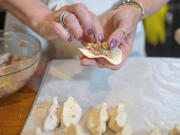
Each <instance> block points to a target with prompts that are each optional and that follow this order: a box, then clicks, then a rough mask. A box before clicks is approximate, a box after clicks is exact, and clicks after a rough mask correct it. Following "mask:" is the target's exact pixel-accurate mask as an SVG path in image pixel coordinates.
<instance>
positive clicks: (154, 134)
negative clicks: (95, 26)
mask: <svg viewBox="0 0 180 135" xmlns="http://www.w3.org/2000/svg"><path fill="white" fill-rule="evenodd" d="M147 135H162V133H161V126H157V127H156V128H154V129H152V130H151V131H150V132H149V133H148V134H147Z"/></svg>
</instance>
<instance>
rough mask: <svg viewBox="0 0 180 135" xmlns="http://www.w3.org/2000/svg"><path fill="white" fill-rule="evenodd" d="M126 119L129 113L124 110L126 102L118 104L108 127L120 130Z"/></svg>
mask: <svg viewBox="0 0 180 135" xmlns="http://www.w3.org/2000/svg"><path fill="white" fill-rule="evenodd" d="M126 119H127V113H126V112H125V111H124V104H118V105H116V107H115V109H114V111H113V112H112V113H111V115H110V121H109V123H108V127H109V128H110V129H111V130H113V131H114V132H120V131H121V130H122V129H123V127H124V126H125V123H126Z"/></svg>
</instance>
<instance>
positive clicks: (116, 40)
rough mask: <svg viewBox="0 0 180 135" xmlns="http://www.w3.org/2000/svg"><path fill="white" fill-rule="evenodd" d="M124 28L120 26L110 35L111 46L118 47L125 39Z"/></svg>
mask: <svg viewBox="0 0 180 135" xmlns="http://www.w3.org/2000/svg"><path fill="white" fill-rule="evenodd" d="M123 31H125V30H123V28H121V27H118V28H117V29H116V30H115V31H114V32H113V33H112V34H111V35H110V37H109V39H108V43H109V45H110V47H111V48H115V47H117V46H118V45H119V44H120V43H121V42H122V40H123V39H125V37H126V35H125V32H123Z"/></svg>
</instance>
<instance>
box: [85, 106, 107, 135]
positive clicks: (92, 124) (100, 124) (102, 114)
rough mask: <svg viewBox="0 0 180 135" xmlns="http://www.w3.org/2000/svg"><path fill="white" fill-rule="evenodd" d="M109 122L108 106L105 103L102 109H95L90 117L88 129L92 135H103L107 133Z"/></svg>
mask: <svg viewBox="0 0 180 135" xmlns="http://www.w3.org/2000/svg"><path fill="white" fill-rule="evenodd" d="M107 120H108V112H107V104H106V103H104V104H103V105H102V107H101V108H100V109H94V110H93V111H92V112H90V114H89V116H88V120H87V127H88V129H89V131H90V132H91V134H92V135H102V134H103V133H104V132H105V131H106V122H107Z"/></svg>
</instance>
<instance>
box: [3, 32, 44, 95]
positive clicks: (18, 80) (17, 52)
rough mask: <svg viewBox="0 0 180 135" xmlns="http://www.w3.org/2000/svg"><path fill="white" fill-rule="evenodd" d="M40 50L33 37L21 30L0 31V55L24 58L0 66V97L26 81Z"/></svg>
mask: <svg viewBox="0 0 180 135" xmlns="http://www.w3.org/2000/svg"><path fill="white" fill-rule="evenodd" d="M40 52H41V45H40V42H39V40H38V39H36V38H35V37H33V36H31V35H29V34H25V33H21V32H13V31H11V32H5V31H0V55H2V54H5V53H9V54H10V56H18V57H23V58H24V59H23V60H21V61H19V62H15V63H13V64H7V65H5V64H4V65H1V66H0V98H1V97H4V96H8V95H10V94H13V93H14V92H16V91H17V90H19V89H20V88H22V87H23V86H24V85H25V84H26V83H27V81H28V80H29V79H30V77H31V76H32V75H33V73H34V72H35V70H36V67H37V65H38V63H39V60H40Z"/></svg>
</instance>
